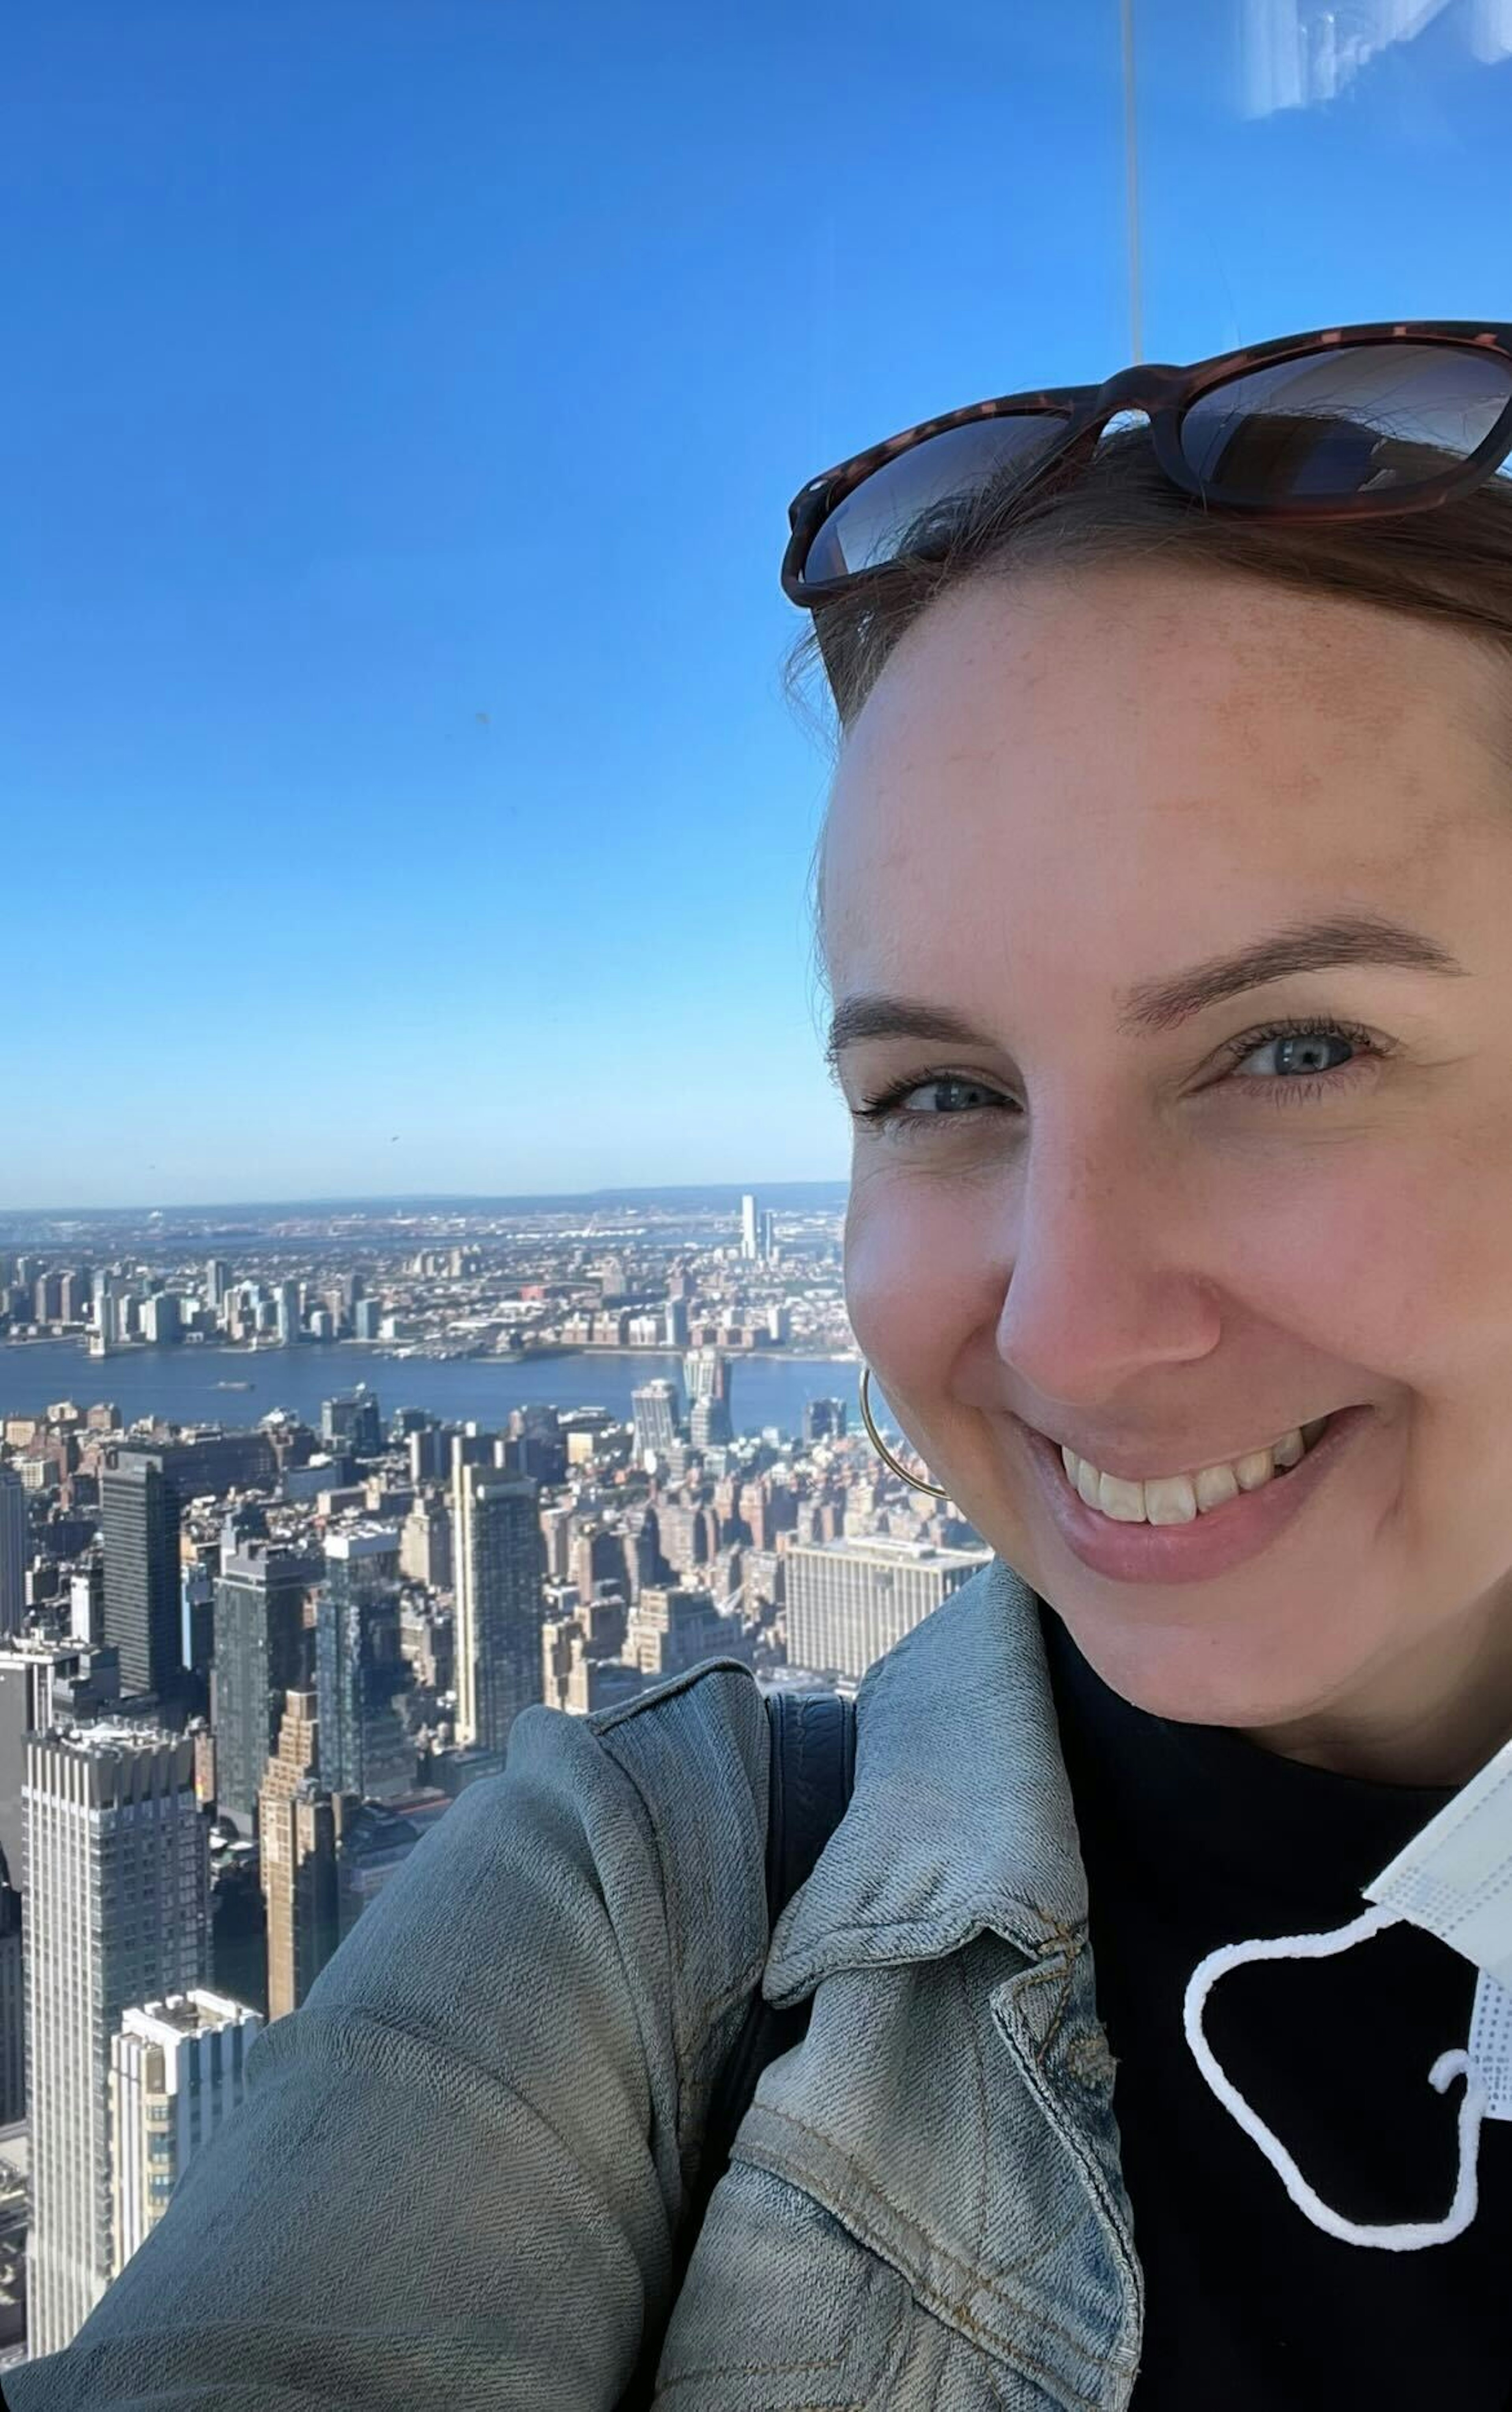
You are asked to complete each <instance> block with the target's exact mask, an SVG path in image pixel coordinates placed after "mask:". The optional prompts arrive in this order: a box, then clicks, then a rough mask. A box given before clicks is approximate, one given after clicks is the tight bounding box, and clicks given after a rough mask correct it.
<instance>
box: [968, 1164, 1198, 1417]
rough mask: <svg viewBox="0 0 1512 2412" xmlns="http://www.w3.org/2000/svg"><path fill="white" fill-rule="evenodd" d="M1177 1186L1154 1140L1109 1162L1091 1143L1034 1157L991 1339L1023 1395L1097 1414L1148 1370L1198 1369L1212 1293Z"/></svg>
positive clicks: (1009, 1236)
mask: <svg viewBox="0 0 1512 2412" xmlns="http://www.w3.org/2000/svg"><path fill="white" fill-rule="evenodd" d="M1181 1191H1182V1168H1181V1167H1179V1166H1176V1165H1173V1164H1172V1162H1171V1161H1170V1159H1169V1157H1168V1155H1167V1158H1166V1160H1165V1161H1162V1160H1161V1155H1160V1151H1159V1148H1158V1144H1157V1143H1149V1144H1146V1145H1145V1146H1144V1147H1143V1148H1142V1149H1141V1150H1140V1151H1138V1153H1135V1152H1131V1150H1130V1148H1129V1147H1128V1146H1127V1145H1123V1144H1121V1145H1120V1146H1119V1148H1118V1150H1117V1154H1116V1157H1115V1155H1114V1153H1113V1151H1112V1149H1111V1148H1109V1147H1108V1146H1101V1147H1099V1146H1096V1145H1094V1144H1091V1143H1084V1144H1082V1145H1080V1146H1078V1147H1075V1148H1073V1147H1069V1146H1064V1145H1062V1146H1057V1147H1054V1148H1051V1147H1048V1146H1046V1145H1044V1144H1041V1145H1040V1146H1038V1147H1037V1148H1036V1149H1035V1151H1034V1152H1033V1153H1032V1155H1031V1157H1030V1161H1029V1163H1028V1165H1027V1167H1026V1169H1025V1176H1024V1180H1023V1183H1022V1184H1021V1185H1020V1188H1019V1190H1018V1193H1017V1196H1016V1198H1015V1200H1014V1205H1013V1215H1014V1227H1013V1228H1012V1229H1011V1230H1010V1231H1008V1232H1007V1233H1006V1234H1005V1238H1006V1249H1005V1257H1006V1262H1007V1264H1008V1266H1009V1272H1008V1281H1007V1289H1006V1295H1005V1297H1004V1301H1003V1307H1002V1312H1001V1314H1000V1316H999V1317H998V1323H997V1332H996V1342H997V1349H998V1354H999V1356H1000V1357H1001V1358H1002V1360H1003V1361H1004V1363H1005V1364H1006V1365H1010V1366H1011V1367H1012V1369H1013V1372H1014V1375H1015V1376H1016V1378H1017V1384H1018V1386H1019V1387H1020V1390H1022V1391H1024V1392H1026V1393H1027V1394H1029V1395H1031V1396H1033V1397H1035V1398H1037V1399H1041V1400H1043V1401H1044V1402H1045V1403H1046V1404H1047V1405H1050V1404H1052V1403H1053V1404H1055V1405H1063V1406H1067V1407H1083V1408H1092V1407H1097V1406H1102V1405H1107V1404H1108V1402H1109V1401H1111V1400H1116V1399H1117V1398H1118V1397H1119V1396H1120V1394H1121V1393H1122V1392H1123V1390H1125V1389H1126V1388H1127V1387H1128V1386H1129V1385H1130V1384H1134V1383H1137V1381H1138V1376H1139V1375H1141V1374H1143V1373H1147V1372H1149V1371H1150V1370H1151V1369H1152V1368H1153V1367H1157V1366H1180V1365H1184V1364H1193V1365H1195V1364H1198V1363H1200V1361H1201V1360H1203V1359H1204V1358H1205V1357H1207V1356H1209V1355H1210V1354H1211V1351H1212V1350H1213V1349H1214V1348H1216V1346H1217V1345H1218V1340H1219V1336H1220V1329H1221V1320H1222V1318H1221V1314H1220V1307H1219V1293H1218V1288H1217V1285H1216V1284H1215V1282H1214V1280H1213V1278H1212V1275H1211V1272H1210V1271H1207V1270H1205V1269H1204V1267H1203V1265H1202V1263H1201V1261H1200V1259H1199V1258H1198V1257H1197V1255H1196V1248H1195V1246H1194V1245H1188V1244H1185V1243H1183V1234H1185V1233H1190V1232H1193V1229H1194V1226H1195V1225H1196V1220H1197V1217H1196V1214H1195V1212H1194V1210H1193V1201H1192V1199H1191V1198H1190V1196H1189V1195H1188V1197H1187V1198H1186V1199H1185V1200H1184V1202H1183V1199H1182V1194H1181ZM1206 1219H1207V1224H1208V1228H1209V1237H1210V1239H1211V1217H1208V1218H1206Z"/></svg>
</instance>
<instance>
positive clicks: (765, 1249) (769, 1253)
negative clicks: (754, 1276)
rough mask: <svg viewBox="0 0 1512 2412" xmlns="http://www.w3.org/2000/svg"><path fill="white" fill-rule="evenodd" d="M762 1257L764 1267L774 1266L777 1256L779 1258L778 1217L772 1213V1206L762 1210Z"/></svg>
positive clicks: (764, 1207)
mask: <svg viewBox="0 0 1512 2412" xmlns="http://www.w3.org/2000/svg"><path fill="white" fill-rule="evenodd" d="M760 1255H761V1261H762V1263H763V1264H764V1265H770V1264H772V1263H774V1262H775V1260H776V1256H777V1217H776V1215H775V1214H774V1213H772V1211H771V1207H770V1206H763V1208H762V1210H761V1249H760Z"/></svg>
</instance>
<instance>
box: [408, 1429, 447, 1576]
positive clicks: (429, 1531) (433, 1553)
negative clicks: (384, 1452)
mask: <svg viewBox="0 0 1512 2412" xmlns="http://www.w3.org/2000/svg"><path fill="white" fill-rule="evenodd" d="M411 1438H412V1439H414V1440H418V1438H419V1434H418V1433H416V1434H411ZM399 1567H400V1572H401V1573H402V1574H405V1575H407V1576H408V1577H409V1580H410V1581H411V1582H418V1583H426V1584H428V1585H429V1586H430V1587H431V1589H432V1590H433V1591H449V1590H450V1588H451V1517H450V1514H449V1512H448V1508H447V1505H446V1502H445V1501H444V1500H443V1499H439V1498H430V1499H417V1500H416V1502H415V1505H414V1507H413V1508H411V1509H410V1511H409V1514H408V1515H407V1516H406V1517H405V1519H404V1527H403V1529H402V1531H401V1533H400V1537H399Z"/></svg>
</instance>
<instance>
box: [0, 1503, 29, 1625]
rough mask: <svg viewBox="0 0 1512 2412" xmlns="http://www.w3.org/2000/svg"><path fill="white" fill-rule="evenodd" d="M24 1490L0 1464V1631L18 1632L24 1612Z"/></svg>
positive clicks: (25, 1547)
mask: <svg viewBox="0 0 1512 2412" xmlns="http://www.w3.org/2000/svg"><path fill="white" fill-rule="evenodd" d="M28 1554H29V1552H28V1550H27V1545H26V1493H25V1492H24V1491H23V1490H22V1482H21V1477H20V1475H19V1474H17V1473H16V1472H15V1471H14V1469H13V1468H12V1467H11V1466H8V1465H0V1634H6V1633H19V1632H20V1631H21V1628H22V1621H23V1619H24V1617H25V1614H26V1560H27V1556H28Z"/></svg>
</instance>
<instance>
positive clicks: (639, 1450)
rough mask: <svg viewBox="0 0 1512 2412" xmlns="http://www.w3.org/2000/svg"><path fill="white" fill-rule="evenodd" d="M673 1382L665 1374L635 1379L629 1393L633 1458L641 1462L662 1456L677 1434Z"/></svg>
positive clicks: (673, 1442) (671, 1445) (675, 1399)
mask: <svg viewBox="0 0 1512 2412" xmlns="http://www.w3.org/2000/svg"><path fill="white" fill-rule="evenodd" d="M678 1405H679V1403H678V1395H677V1385H676V1383H675V1382H669V1381H668V1380H667V1379H666V1378H665V1377H658V1378H657V1379H656V1380H654V1381H651V1382H640V1383H638V1384H637V1386H636V1388H635V1389H634V1390H632V1391H631V1393H630V1413H631V1418H632V1419H633V1422H634V1425H635V1436H636V1459H637V1462H638V1463H639V1464H640V1465H642V1466H644V1465H645V1464H646V1462H647V1460H648V1458H651V1459H655V1458H657V1457H665V1456H666V1455H667V1453H668V1450H669V1449H672V1448H673V1446H674V1445H675V1443H676V1442H677V1440H678V1438H679V1435H680V1429H681V1427H680V1424H679V1419H678Z"/></svg>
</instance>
